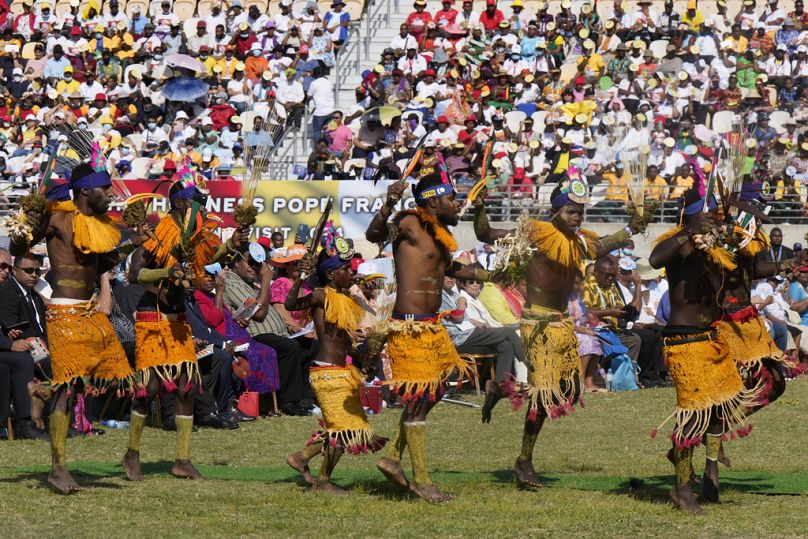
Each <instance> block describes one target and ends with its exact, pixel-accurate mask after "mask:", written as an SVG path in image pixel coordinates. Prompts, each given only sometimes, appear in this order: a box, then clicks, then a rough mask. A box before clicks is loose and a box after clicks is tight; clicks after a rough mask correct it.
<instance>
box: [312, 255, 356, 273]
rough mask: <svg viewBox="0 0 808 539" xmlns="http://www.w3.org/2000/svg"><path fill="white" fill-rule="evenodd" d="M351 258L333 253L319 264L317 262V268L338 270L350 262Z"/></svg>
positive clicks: (324, 270) (323, 270)
mask: <svg viewBox="0 0 808 539" xmlns="http://www.w3.org/2000/svg"><path fill="white" fill-rule="evenodd" d="M350 263H351V260H350V259H348V260H345V259H343V258H341V257H340V256H339V255H338V254H336V255H331V256H329V257H326V258H323V259H322V260H321V261H320V263H319V264H317V269H318V270H320V271H322V272H326V271H334V270H338V269H339V268H341V267H342V266H344V265H345V264H350Z"/></svg>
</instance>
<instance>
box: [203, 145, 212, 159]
mask: <svg viewBox="0 0 808 539" xmlns="http://www.w3.org/2000/svg"><path fill="white" fill-rule="evenodd" d="M212 160H213V150H211V149H210V148H205V149H204V150H202V161H212Z"/></svg>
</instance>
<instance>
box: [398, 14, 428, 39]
mask: <svg viewBox="0 0 808 539" xmlns="http://www.w3.org/2000/svg"><path fill="white" fill-rule="evenodd" d="M404 22H406V23H407V26H408V27H409V29H410V33H411V34H412V35H413V36H415V37H418V36H420V35H421V34H423V33H424V32H425V31H426V25H427V24H429V23H430V22H432V15H430V13H429V12H428V11H426V10H424V11H422V12H421V13H418V12H417V11H414V12H412V13H410V14H409V16H408V17H407V20H406V21H404Z"/></svg>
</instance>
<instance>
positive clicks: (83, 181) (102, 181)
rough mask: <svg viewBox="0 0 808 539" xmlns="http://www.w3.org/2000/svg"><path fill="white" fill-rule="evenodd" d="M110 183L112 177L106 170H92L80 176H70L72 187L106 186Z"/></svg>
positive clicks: (90, 187) (91, 187)
mask: <svg viewBox="0 0 808 539" xmlns="http://www.w3.org/2000/svg"><path fill="white" fill-rule="evenodd" d="M108 185H112V179H111V178H110V176H109V173H108V172H107V171H106V170H102V171H99V172H92V173H90V174H87V175H86V176H82V177H81V178H76V179H73V178H70V186H71V187H72V188H73V189H95V188H96V187H106V186H108Z"/></svg>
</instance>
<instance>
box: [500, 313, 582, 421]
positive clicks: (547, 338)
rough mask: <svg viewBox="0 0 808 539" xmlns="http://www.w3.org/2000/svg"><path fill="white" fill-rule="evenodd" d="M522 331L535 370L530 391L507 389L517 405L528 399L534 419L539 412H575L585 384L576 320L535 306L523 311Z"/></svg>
mask: <svg viewBox="0 0 808 539" xmlns="http://www.w3.org/2000/svg"><path fill="white" fill-rule="evenodd" d="M520 333H521V335H522V343H523V345H524V347H525V355H526V356H527V358H528V359H529V361H530V365H531V369H530V372H529V373H528V385H529V388H528V389H527V390H526V391H523V392H514V391H510V390H506V391H507V392H508V393H510V396H511V400H512V402H513V404H514V408H519V406H521V404H522V400H523V399H525V398H527V399H528V400H529V401H530V408H529V409H528V420H530V421H536V419H538V416H539V412H541V413H542V414H543V415H546V416H547V417H549V418H550V419H558V418H560V417H563V416H565V415H569V414H571V413H572V412H573V411H574V408H573V406H574V404H575V403H576V401H577V399H578V397H579V392H580V389H581V388H582V387H583V380H582V378H581V356H580V355H579V354H578V339H577V337H576V336H575V324H574V322H573V321H572V320H571V319H569V318H564V314H563V313H562V312H560V311H556V310H552V309H546V308H543V307H537V306H534V307H531V308H529V309H525V310H524V311H523V313H522V320H521V326H520Z"/></svg>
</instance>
